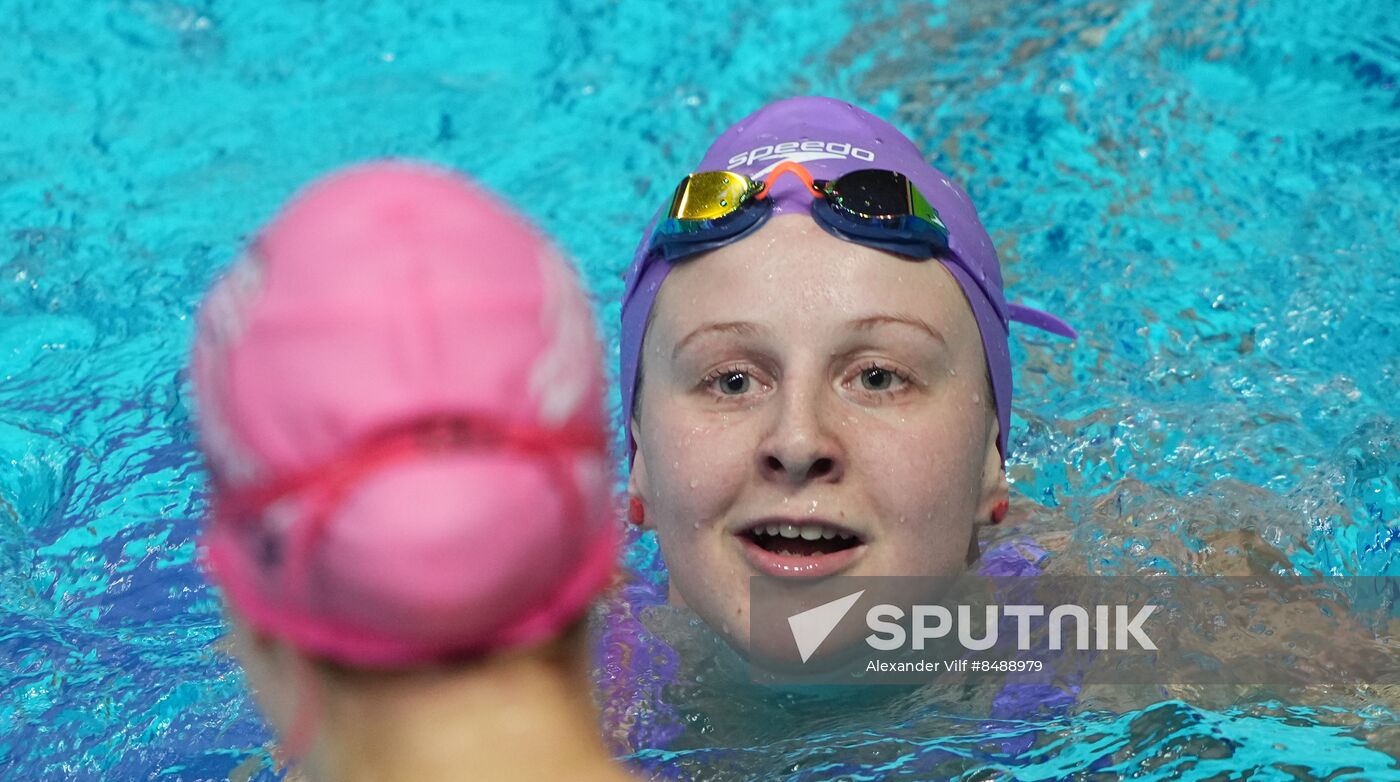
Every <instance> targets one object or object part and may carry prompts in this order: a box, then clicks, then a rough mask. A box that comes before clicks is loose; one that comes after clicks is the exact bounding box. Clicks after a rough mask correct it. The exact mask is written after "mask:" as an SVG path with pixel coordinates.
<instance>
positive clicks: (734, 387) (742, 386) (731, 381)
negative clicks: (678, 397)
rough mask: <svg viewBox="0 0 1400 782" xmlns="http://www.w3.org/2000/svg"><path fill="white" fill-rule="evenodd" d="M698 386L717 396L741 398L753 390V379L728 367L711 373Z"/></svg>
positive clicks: (741, 371) (743, 372) (738, 370)
mask: <svg viewBox="0 0 1400 782" xmlns="http://www.w3.org/2000/svg"><path fill="white" fill-rule="evenodd" d="M700 384H701V386H703V387H704V388H707V389H709V390H710V391H712V392H714V393H715V394H717V395H719V396H743V395H744V394H747V393H749V392H750V391H752V390H753V386H754V379H753V377H752V376H751V375H750V374H749V373H748V372H745V371H743V370H741V369H735V368H732V367H730V368H725V369H720V370H716V371H714V372H711V373H710V374H708V375H706V376H705V379H704V380H703V381H701V383H700Z"/></svg>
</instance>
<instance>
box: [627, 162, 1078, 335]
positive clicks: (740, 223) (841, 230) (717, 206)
mask: <svg viewBox="0 0 1400 782" xmlns="http://www.w3.org/2000/svg"><path fill="white" fill-rule="evenodd" d="M783 174H792V175H794V176H796V177H797V178H798V179H801V180H802V182H803V184H805V185H806V186H807V190H808V191H810V192H811V193H812V195H813V196H815V198H813V200H812V218H813V219H814V220H816V221H817V224H818V225H820V226H822V227H823V228H825V229H826V230H827V231H828V232H830V233H832V234H834V235H836V236H837V237H838V238H841V239H845V240H846V241H849V242H855V243H856V244H862V245H865V246H867V247H874V248H875V249H877V250H887V251H889V252H892V253H895V254H898V255H904V256H907V257H910V258H940V259H943V260H946V261H948V262H951V263H953V264H956V265H957V266H958V267H960V268H961V269H962V270H963V271H964V272H965V273H966V274H967V276H968V279H969V281H970V282H971V283H972V284H974V285H976V286H977V287H978V288H979V289H980V290H981V292H982V295H983V296H984V297H985V298H986V300H987V302H988V303H989V304H990V305H991V307H992V310H993V311H994V312H995V313H996V315H997V318H998V319H1000V320H1001V323H1002V325H1003V326H1006V325H1007V324H1008V322H1009V321H1012V320H1015V321H1019V322H1021V323H1025V324H1027V325H1030V326H1034V327H1036V328H1038V329H1042V330H1044V331H1048V332H1050V333H1052V334H1059V335H1061V336H1065V337H1069V338H1071V339H1073V338H1074V337H1075V336H1076V333H1075V331H1074V329H1073V328H1071V327H1070V325H1069V324H1068V323H1065V322H1064V321H1063V320H1060V319H1059V318H1057V317H1055V316H1054V315H1051V314H1050V313H1048V312H1043V311H1041V310H1038V309H1035V308H1033V307H1027V306H1025V305H1022V304H1016V303H1013V302H1007V301H1005V299H1004V298H1003V296H1002V294H1001V292H1000V290H994V288H993V283H991V282H990V281H988V279H987V275H986V274H984V273H981V272H980V271H979V270H978V269H975V268H972V267H971V266H970V265H969V264H968V263H967V261H966V260H964V259H963V258H962V257H961V256H960V255H959V254H958V253H957V252H954V251H953V250H951V249H950V248H949V246H948V227H947V226H946V225H944V224H943V220H942V219H941V218H939V216H938V210H937V209H935V208H933V206H932V205H931V204H930V203H929V202H928V199H927V198H925V197H924V195H923V193H920V192H919V188H918V187H916V186H915V185H914V183H913V182H910V181H909V178H908V177H906V176H905V175H904V174H901V173H899V172H898V171H887V170H885V169H880V168H864V169H860V170H857V171H851V172H848V173H845V174H842V175H841V176H839V177H837V178H835V179H832V180H818V179H813V178H812V174H811V172H809V171H808V170H807V169H806V167H805V166H803V165H802V164H800V163H795V162H793V161H790V160H789V161H784V162H782V163H779V164H778V165H777V166H775V167H774V168H773V171H772V173H770V174H769V175H768V177H767V178H766V179H765V180H764V181H762V182H758V181H756V180H754V179H751V178H749V177H746V176H744V175H743V174H737V173H735V172H733V171H701V172H698V173H694V174H690V175H689V176H687V177H686V178H685V179H682V180H681V183H680V185H678V186H677V187H676V192H675V194H674V195H673V196H672V197H671V203H670V204H669V205H668V206H667V207H666V212H665V214H664V215H662V216H661V217H660V219H658V221H657V224H656V226H655V228H654V229H653V230H652V235H651V243H650V244H649V246H648V255H649V256H650V258H652V259H664V260H666V261H677V260H680V259H682V258H686V257H689V256H691V255H695V254H697V253H702V252H705V251H707V250H713V249H716V248H719V247H722V246H724V245H726V244H730V243H732V242H734V241H736V240H737V239H739V238H740V237H741V236H743V235H744V234H746V233H748V232H749V231H752V230H753V229H755V228H757V227H758V226H759V225H761V224H762V223H763V221H764V220H766V219H768V217H769V216H770V215H771V214H772V212H773V207H772V201H770V200H769V198H768V189H769V186H770V185H772V183H773V182H774V181H775V180H776V179H777V178H778V177H780V176H782V175H783ZM640 278H641V275H640V274H639V275H637V279H640ZM631 295H632V291H630V290H629V291H628V293H627V296H629V297H630V296H631Z"/></svg>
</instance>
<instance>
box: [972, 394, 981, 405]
mask: <svg viewBox="0 0 1400 782" xmlns="http://www.w3.org/2000/svg"><path fill="white" fill-rule="evenodd" d="M981 401H982V395H981V394H973V395H972V403H973V404H974V405H975V404H979V403H980V402H981Z"/></svg>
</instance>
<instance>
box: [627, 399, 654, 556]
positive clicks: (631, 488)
mask: <svg viewBox="0 0 1400 782" xmlns="http://www.w3.org/2000/svg"><path fill="white" fill-rule="evenodd" d="M640 428H641V427H640V426H639V425H638V424H637V419H636V418H635V417H633V418H630V419H628V421H627V431H628V434H629V435H630V436H631V438H632V442H634V443H636V444H637V450H636V453H634V454H632V468H631V469H630V470H628V472H627V499H628V501H629V502H630V501H631V500H632V499H637V500H640V501H641V502H642V506H643V507H645V506H646V505H647V497H649V496H650V494H651V492H650V483H649V482H648V481H647V460H646V454H644V453H643V452H642V440H641V438H640V437H638V436H637V432H638V430H639V429H640ZM639 526H640V527H641V529H644V530H646V529H651V530H654V529H656V522H655V521H654V520H653V519H652V516H651V515H650V514H648V515H647V517H646V520H645V521H643V522H642V523H641V524H640V525H639Z"/></svg>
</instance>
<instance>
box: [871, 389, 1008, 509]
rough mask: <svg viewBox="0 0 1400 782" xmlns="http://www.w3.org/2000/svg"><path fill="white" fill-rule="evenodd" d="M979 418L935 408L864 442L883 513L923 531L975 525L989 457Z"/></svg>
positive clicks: (874, 492) (961, 412)
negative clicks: (880, 436) (883, 436)
mask: <svg viewBox="0 0 1400 782" xmlns="http://www.w3.org/2000/svg"><path fill="white" fill-rule="evenodd" d="M981 418H982V416H981V414H976V413H964V412H963V411H936V413H935V414H932V415H928V416H923V417H919V418H918V419H914V418H911V419H909V420H907V421H906V422H905V424H904V425H902V426H899V427H894V428H891V430H890V431H889V432H888V433H887V434H888V437H886V438H877V439H874V440H872V441H870V442H867V443H865V445H864V447H863V448H862V453H861V456H862V457H863V461H864V462H865V463H866V465H867V467H866V469H864V470H862V471H861V472H862V473H864V475H865V476H866V477H867V480H868V481H869V483H870V484H871V490H872V491H871V493H872V494H873V495H874V496H875V497H877V498H878V499H879V501H880V503H881V504H882V505H885V506H886V507H885V508H884V512H885V515H887V516H890V517H893V518H894V519H896V520H901V519H902V522H901V524H904V525H909V526H910V527H911V528H912V529H917V530H919V531H921V532H924V533H936V532H944V531H948V530H949V529H950V528H952V529H961V528H963V527H967V528H968V529H970V528H971V520H972V515H973V513H974V512H975V509H976V504H977V498H978V496H979V493H980V490H981V485H982V469H983V464H984V462H985V459H986V433H985V432H984V431H982V428H981V427H980V426H979V425H978V424H979V421H980V420H981Z"/></svg>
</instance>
